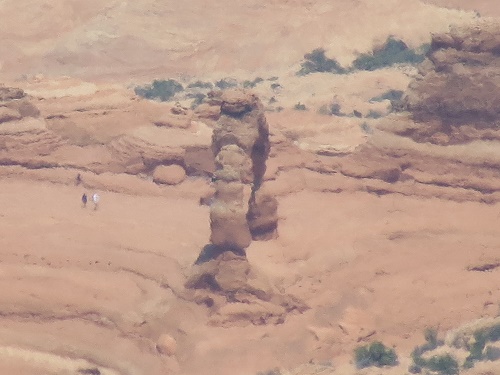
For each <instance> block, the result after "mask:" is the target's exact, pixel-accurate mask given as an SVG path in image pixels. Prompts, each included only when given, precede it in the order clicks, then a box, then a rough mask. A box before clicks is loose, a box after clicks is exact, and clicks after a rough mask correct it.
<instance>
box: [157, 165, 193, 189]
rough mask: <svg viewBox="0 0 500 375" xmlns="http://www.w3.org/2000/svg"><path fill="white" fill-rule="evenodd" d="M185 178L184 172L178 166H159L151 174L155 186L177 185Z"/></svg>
mask: <svg viewBox="0 0 500 375" xmlns="http://www.w3.org/2000/svg"><path fill="white" fill-rule="evenodd" d="M185 178H186V171H185V170H184V168H182V167H181V166H180V165H177V164H172V165H159V166H158V167H156V168H155V171H154V173H153V181H154V182H156V183H157V184H166V185H177V184H180V183H181V182H182V181H184V179H185Z"/></svg>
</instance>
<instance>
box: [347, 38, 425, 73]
mask: <svg viewBox="0 0 500 375" xmlns="http://www.w3.org/2000/svg"><path fill="white" fill-rule="evenodd" d="M427 49H428V47H424V46H423V47H421V48H420V49H419V50H418V51H415V50H412V49H410V48H408V46H407V45H406V44H405V43H404V42H403V41H401V40H399V39H394V38H393V37H392V36H391V37H389V38H387V40H386V42H385V43H384V44H383V45H382V46H381V47H380V48H377V49H375V50H373V52H372V53H365V54H361V55H360V56H359V57H358V58H357V59H356V60H354V62H353V67H354V68H355V69H358V70H376V69H381V68H384V67H387V66H392V65H394V64H419V63H421V62H422V61H424V58H425V53H426V52H427Z"/></svg>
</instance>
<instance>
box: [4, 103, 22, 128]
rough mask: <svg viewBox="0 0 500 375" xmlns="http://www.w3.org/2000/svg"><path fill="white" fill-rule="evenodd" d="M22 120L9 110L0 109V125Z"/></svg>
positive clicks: (5, 108) (14, 111)
mask: <svg viewBox="0 0 500 375" xmlns="http://www.w3.org/2000/svg"><path fill="white" fill-rule="evenodd" d="M21 118H22V116H21V114H20V113H19V112H18V111H16V110H14V109H11V108H7V107H0V124H1V123H3V122H8V121H14V120H20V119H21Z"/></svg>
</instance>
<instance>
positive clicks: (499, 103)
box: [403, 22, 500, 145]
mask: <svg viewBox="0 0 500 375" xmlns="http://www.w3.org/2000/svg"><path fill="white" fill-rule="evenodd" d="M499 34H500V26H499V25H498V24H495V23H488V22H482V23H480V24H478V25H476V26H474V27H473V28H465V27H462V28H456V29H454V30H452V31H451V32H450V33H446V34H435V35H433V37H432V43H431V47H430V50H429V53H428V55H427V59H426V61H425V62H424V63H423V64H422V66H421V68H420V77H418V78H417V79H416V80H414V82H413V83H412V84H411V85H410V88H409V92H408V95H407V97H406V98H405V101H404V103H403V107H404V109H406V110H408V111H409V112H411V113H412V116H413V119H414V120H415V121H416V122H417V123H418V125H419V126H417V127H415V128H414V129H410V130H408V134H409V135H410V136H411V137H412V138H413V139H415V140H416V141H418V142H427V141H428V142H431V143H435V144H444V145H447V144H459V143H466V142H470V141H472V140H479V139H482V140H491V139H495V140H498V139H500V131H499V129H498V128H499V126H500V39H499V37H498V35H499Z"/></svg>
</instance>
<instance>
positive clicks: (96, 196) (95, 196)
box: [92, 193, 101, 210]
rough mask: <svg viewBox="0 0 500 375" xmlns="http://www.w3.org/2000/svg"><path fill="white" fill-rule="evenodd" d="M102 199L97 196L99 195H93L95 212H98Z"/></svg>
mask: <svg viewBox="0 0 500 375" xmlns="http://www.w3.org/2000/svg"><path fill="white" fill-rule="evenodd" d="M100 198H101V197H99V194H97V193H94V194H93V195H92V202H94V210H97V207H98V205H99V199H100Z"/></svg>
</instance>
